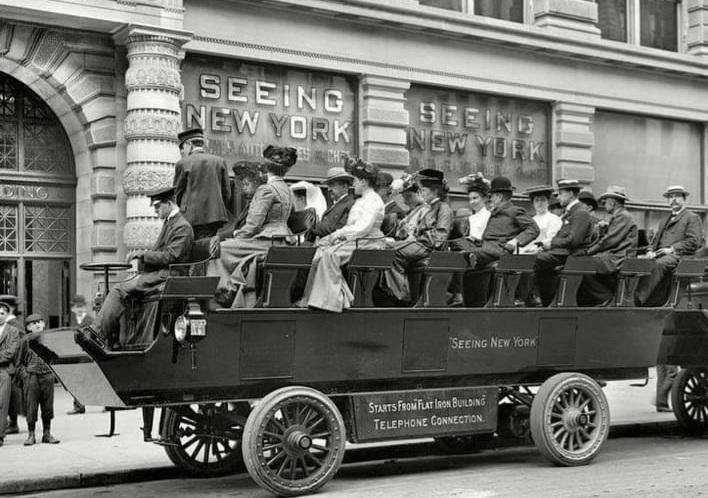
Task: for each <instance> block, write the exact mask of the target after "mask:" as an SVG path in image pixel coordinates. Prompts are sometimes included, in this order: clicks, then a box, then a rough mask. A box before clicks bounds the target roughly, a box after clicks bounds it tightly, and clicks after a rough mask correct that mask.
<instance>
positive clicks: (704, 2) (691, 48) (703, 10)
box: [686, 0, 708, 60]
mask: <svg viewBox="0 0 708 498" xmlns="http://www.w3.org/2000/svg"><path fill="white" fill-rule="evenodd" d="M687 11H688V32H687V33H686V45H687V47H688V53H689V54H693V55H697V56H699V57H701V58H703V60H708V0H688V4H687Z"/></svg>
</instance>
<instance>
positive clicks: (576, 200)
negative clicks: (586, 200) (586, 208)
mask: <svg viewBox="0 0 708 498" xmlns="http://www.w3.org/2000/svg"><path fill="white" fill-rule="evenodd" d="M579 202H580V201H579V200H578V199H574V200H573V201H572V202H571V203H570V204H568V205H567V206H566V207H565V212H566V213H567V212H568V211H570V208H572V207H573V206H575V205H576V204H578V203H579Z"/></svg>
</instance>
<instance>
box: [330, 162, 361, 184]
mask: <svg viewBox="0 0 708 498" xmlns="http://www.w3.org/2000/svg"><path fill="white" fill-rule="evenodd" d="M324 182H325V183H330V182H348V183H353V182H354V177H353V176H352V175H350V174H349V173H347V172H346V171H344V168H342V167H339V166H335V167H334V168H329V169H328V170H327V176H326V177H325V179H324Z"/></svg>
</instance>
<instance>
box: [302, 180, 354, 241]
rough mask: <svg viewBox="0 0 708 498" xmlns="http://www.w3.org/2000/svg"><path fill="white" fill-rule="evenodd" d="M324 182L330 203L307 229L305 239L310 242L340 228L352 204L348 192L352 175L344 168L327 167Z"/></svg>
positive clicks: (352, 196) (345, 221)
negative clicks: (319, 217) (317, 219)
mask: <svg viewBox="0 0 708 498" xmlns="http://www.w3.org/2000/svg"><path fill="white" fill-rule="evenodd" d="M324 183H325V185H327V189H328V190H329V197H330V200H331V201H332V204H331V205H330V206H329V207H328V208H327V209H326V210H325V211H324V213H322V218H321V219H320V220H319V221H316V222H315V223H314V224H313V225H312V226H311V227H310V228H309V230H308V231H307V234H306V239H307V240H309V241H310V242H314V241H315V240H317V238H318V237H324V236H326V235H329V234H330V233H332V232H334V231H335V230H338V229H340V228H342V227H343V226H344V225H345V224H346V223H347V216H349V210H350V209H351V208H352V206H353V205H354V195H352V194H351V193H350V192H349V189H350V188H351V186H352V184H353V183H354V177H353V176H352V175H350V174H349V173H347V172H346V171H344V168H341V167H334V168H329V169H328V170H327V176H326V178H325V180H324Z"/></svg>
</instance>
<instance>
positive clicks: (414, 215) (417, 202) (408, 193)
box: [394, 175, 428, 240]
mask: <svg viewBox="0 0 708 498" xmlns="http://www.w3.org/2000/svg"><path fill="white" fill-rule="evenodd" d="M400 194H401V197H402V198H403V202H405V203H406V206H408V209H409V210H408V213H407V214H406V215H405V216H404V217H403V219H402V220H401V221H400V222H399V223H398V227H397V228H396V233H395V234H394V238H395V239H396V240H406V239H408V237H412V236H413V233H414V232H415V229H416V227H417V226H418V222H419V221H420V218H421V217H422V216H423V215H424V214H425V213H426V211H427V210H428V205H427V204H426V203H425V202H424V201H423V198H422V197H421V195H420V187H419V186H418V183H417V182H416V181H415V175H403V176H402V177H401V178H400Z"/></svg>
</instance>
